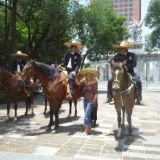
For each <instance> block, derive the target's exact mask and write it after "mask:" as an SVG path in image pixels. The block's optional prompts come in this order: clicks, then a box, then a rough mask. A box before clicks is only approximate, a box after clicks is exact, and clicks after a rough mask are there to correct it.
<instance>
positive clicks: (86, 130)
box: [84, 127, 89, 135]
mask: <svg viewBox="0 0 160 160" xmlns="http://www.w3.org/2000/svg"><path fill="white" fill-rule="evenodd" d="M84 132H85V134H86V135H88V134H89V133H88V127H85V130H84Z"/></svg>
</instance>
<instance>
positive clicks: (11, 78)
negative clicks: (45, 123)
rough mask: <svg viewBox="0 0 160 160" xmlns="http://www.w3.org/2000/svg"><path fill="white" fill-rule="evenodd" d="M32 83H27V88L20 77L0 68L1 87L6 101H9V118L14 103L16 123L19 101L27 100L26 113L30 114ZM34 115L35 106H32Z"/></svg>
mask: <svg viewBox="0 0 160 160" xmlns="http://www.w3.org/2000/svg"><path fill="white" fill-rule="evenodd" d="M29 84H30V82H29V81H27V86H25V84H24V82H23V81H22V80H20V76H19V75H16V74H12V73H11V72H9V71H8V70H6V69H5V68H1V67H0V85H1V86H2V87H3V89H4V92H5V96H6V101H7V116H8V118H9V116H10V104H11V103H12V102H13V103H14V109H15V116H14V121H16V120H17V107H18V101H21V100H25V104H26V112H25V115H27V114H28V108H31V104H32V103H33V87H30V86H29ZM32 114H34V113H33V106H32Z"/></svg>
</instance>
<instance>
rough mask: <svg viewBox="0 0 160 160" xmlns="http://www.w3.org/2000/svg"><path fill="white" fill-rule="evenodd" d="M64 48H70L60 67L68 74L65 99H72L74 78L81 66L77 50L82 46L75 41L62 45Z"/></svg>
mask: <svg viewBox="0 0 160 160" xmlns="http://www.w3.org/2000/svg"><path fill="white" fill-rule="evenodd" d="M64 45H65V46H67V47H68V48H70V51H69V52H67V53H66V54H65V56H64V60H63V63H62V66H64V67H65V68H66V70H67V72H68V79H69V86H68V87H67V96H66V98H67V99H72V95H73V93H74V85H75V81H74V78H75V76H76V74H77V73H78V70H79V68H80V65H81V55H80V54H79V53H78V49H82V48H83V45H82V44H81V43H79V42H76V41H75V40H72V41H69V42H66V43H64Z"/></svg>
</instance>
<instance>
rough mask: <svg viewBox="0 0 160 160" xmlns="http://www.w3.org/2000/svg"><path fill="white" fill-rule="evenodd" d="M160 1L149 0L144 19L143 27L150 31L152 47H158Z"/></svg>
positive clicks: (159, 38) (159, 43)
mask: <svg viewBox="0 0 160 160" xmlns="http://www.w3.org/2000/svg"><path fill="white" fill-rule="evenodd" d="M159 8H160V1H159V0H151V1H150V4H149V7H148V12H147V15H146V17H145V25H146V26H148V27H149V28H150V29H152V30H153V31H152V33H151V35H150V38H149V40H150V42H151V44H152V48H153V47H160V12H159Z"/></svg>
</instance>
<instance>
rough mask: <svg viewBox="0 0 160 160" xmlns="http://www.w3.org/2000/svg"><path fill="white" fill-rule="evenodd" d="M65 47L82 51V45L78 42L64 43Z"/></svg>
mask: <svg viewBox="0 0 160 160" xmlns="http://www.w3.org/2000/svg"><path fill="white" fill-rule="evenodd" d="M64 45H65V46H67V47H69V48H70V47H71V46H77V48H78V49H82V48H83V45H82V43H80V42H77V41H76V40H71V41H69V42H66V43H64Z"/></svg>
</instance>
